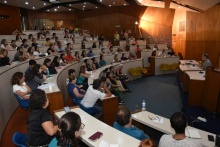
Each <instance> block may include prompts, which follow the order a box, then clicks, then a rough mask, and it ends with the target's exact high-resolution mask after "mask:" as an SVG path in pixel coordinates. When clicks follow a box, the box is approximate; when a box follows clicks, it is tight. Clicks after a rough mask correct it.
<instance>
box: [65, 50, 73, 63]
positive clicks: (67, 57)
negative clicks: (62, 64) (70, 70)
mask: <svg viewBox="0 0 220 147" xmlns="http://www.w3.org/2000/svg"><path fill="white" fill-rule="evenodd" d="M65 60H66V61H67V62H72V61H74V58H73V56H72V55H71V51H70V50H67V55H66V56H65Z"/></svg>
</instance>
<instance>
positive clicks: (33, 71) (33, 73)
mask: <svg viewBox="0 0 220 147" xmlns="http://www.w3.org/2000/svg"><path fill="white" fill-rule="evenodd" d="M40 68H41V65H40V64H36V65H34V66H33V67H32V69H31V73H30V75H29V76H27V79H25V80H27V81H31V80H33V79H34V77H35V76H39V75H40V74H41V73H39V69H40Z"/></svg>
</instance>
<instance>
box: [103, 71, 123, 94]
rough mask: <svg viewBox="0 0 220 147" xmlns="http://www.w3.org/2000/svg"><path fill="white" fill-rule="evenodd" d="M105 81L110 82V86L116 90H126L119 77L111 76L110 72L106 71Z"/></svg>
mask: <svg viewBox="0 0 220 147" xmlns="http://www.w3.org/2000/svg"><path fill="white" fill-rule="evenodd" d="M106 81H107V82H108V83H110V84H111V86H112V88H115V90H116V91H122V92H124V91H127V89H125V88H124V87H123V85H122V83H121V81H120V80H119V79H116V78H114V77H112V74H111V72H107V73H106Z"/></svg>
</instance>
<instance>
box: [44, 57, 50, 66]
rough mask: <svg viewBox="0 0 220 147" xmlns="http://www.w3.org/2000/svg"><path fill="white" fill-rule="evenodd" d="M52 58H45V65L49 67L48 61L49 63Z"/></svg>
mask: <svg viewBox="0 0 220 147" xmlns="http://www.w3.org/2000/svg"><path fill="white" fill-rule="evenodd" d="M50 61H51V60H50V59H49V58H46V59H45V60H44V65H45V66H46V67H47V63H49V62H50Z"/></svg>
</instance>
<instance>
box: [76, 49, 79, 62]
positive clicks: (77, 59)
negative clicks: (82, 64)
mask: <svg viewBox="0 0 220 147" xmlns="http://www.w3.org/2000/svg"><path fill="white" fill-rule="evenodd" d="M75 61H80V56H79V52H78V51H76V52H75Z"/></svg>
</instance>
